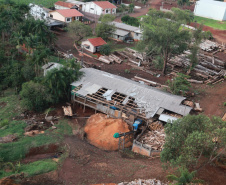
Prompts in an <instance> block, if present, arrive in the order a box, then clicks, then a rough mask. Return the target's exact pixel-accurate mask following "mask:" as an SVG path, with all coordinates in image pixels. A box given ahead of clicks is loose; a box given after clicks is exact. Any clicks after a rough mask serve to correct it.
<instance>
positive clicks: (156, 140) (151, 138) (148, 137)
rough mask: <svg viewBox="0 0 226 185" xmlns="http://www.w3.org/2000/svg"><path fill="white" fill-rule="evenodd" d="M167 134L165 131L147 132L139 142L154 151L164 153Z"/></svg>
mask: <svg viewBox="0 0 226 185" xmlns="http://www.w3.org/2000/svg"><path fill="white" fill-rule="evenodd" d="M165 137H166V135H165V132H164V129H161V130H153V131H146V132H145V133H144V134H143V135H142V136H141V137H140V139H139V140H138V141H139V142H140V143H142V144H145V145H146V146H148V147H149V148H152V149H153V150H159V151H162V149H163V145H164V143H165Z"/></svg>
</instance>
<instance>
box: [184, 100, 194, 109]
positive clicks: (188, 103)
mask: <svg viewBox="0 0 226 185" xmlns="http://www.w3.org/2000/svg"><path fill="white" fill-rule="evenodd" d="M184 105H187V106H189V107H192V108H194V103H193V102H192V101H189V100H185V101H184Z"/></svg>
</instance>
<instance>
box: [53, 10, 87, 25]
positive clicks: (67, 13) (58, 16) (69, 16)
mask: <svg viewBox="0 0 226 185" xmlns="http://www.w3.org/2000/svg"><path fill="white" fill-rule="evenodd" d="M49 16H50V17H51V18H52V19H55V20H59V21H62V22H66V23H69V22H72V21H75V20H76V21H82V17H83V16H84V15H83V14H82V13H80V12H79V11H78V10H75V9H65V10H55V11H51V12H49Z"/></svg>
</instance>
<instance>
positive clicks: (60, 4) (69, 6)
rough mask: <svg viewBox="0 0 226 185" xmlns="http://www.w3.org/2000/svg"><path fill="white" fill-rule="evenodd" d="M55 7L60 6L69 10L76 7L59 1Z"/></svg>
mask: <svg viewBox="0 0 226 185" xmlns="http://www.w3.org/2000/svg"><path fill="white" fill-rule="evenodd" d="M54 4H55V5H59V6H63V7H67V8H72V7H73V6H75V5H74V4H72V3H67V2H63V1H57V2H56V3H54Z"/></svg>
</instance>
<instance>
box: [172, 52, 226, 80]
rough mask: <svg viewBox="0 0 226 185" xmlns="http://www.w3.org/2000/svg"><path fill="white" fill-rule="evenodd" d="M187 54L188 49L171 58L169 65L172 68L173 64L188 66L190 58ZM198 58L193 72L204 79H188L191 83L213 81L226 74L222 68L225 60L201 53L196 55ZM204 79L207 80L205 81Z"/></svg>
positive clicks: (182, 66)
mask: <svg viewBox="0 0 226 185" xmlns="http://www.w3.org/2000/svg"><path fill="white" fill-rule="evenodd" d="M189 54H191V52H190V51H189V50H188V51H185V52H184V53H183V54H181V55H178V56H175V57H174V58H171V59H170V60H169V66H171V67H172V69H174V67H175V66H176V67H181V68H186V67H189V66H190V65H191V64H190V59H189V58H188V55H189ZM198 59H199V63H198V64H197V65H196V66H195V68H194V69H193V72H194V75H195V76H197V77H201V78H203V79H204V81H197V80H189V81H190V82H191V83H214V82H216V81H218V80H220V79H223V78H224V75H225V74H226V70H225V69H224V67H225V62H223V61H221V60H219V59H217V58H215V57H210V56H207V55H204V54H201V53H200V54H199V55H198ZM206 80H208V81H207V82H206Z"/></svg>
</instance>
